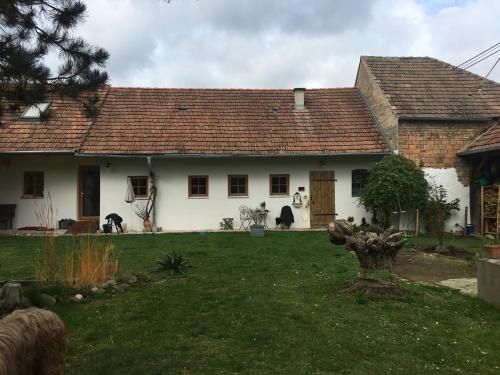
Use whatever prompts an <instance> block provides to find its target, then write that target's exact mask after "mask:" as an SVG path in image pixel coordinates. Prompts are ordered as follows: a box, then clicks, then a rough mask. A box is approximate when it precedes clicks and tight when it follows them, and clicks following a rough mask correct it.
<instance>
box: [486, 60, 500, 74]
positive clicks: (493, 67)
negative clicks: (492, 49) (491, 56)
mask: <svg viewBox="0 0 500 375" xmlns="http://www.w3.org/2000/svg"><path fill="white" fill-rule="evenodd" d="M499 61H500V57H499V58H498V59H497V61H496V62H495V63H494V64H493V66H492V67H491V69H490V71H489V72H488V74H486V75H485V76H484V79H486V78H488V76H489V75H490V74H491V72H492V71H493V69H495V66H497V64H498V62H499Z"/></svg>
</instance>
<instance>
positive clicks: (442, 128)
mask: <svg viewBox="0 0 500 375" xmlns="http://www.w3.org/2000/svg"><path fill="white" fill-rule="evenodd" d="M489 126H490V124H489V123H485V122H465V123H451V122H423V121H418V122H410V121H401V122H400V124H399V152H400V154H401V155H404V156H406V157H407V158H409V159H411V160H413V161H414V162H415V164H417V166H419V167H421V168H438V169H442V168H454V169H455V170H456V173H457V177H458V180H459V181H460V182H461V183H462V185H464V186H468V185H469V184H470V181H469V167H468V165H467V164H466V162H465V161H464V160H463V159H462V158H460V157H458V156H457V152H458V151H460V150H461V149H463V148H464V147H465V146H466V145H467V144H468V143H470V142H471V141H472V140H473V139H474V138H476V137H477V136H478V135H479V134H481V133H483V132H484V131H485V130H486V129H487V128H488V127H489Z"/></svg>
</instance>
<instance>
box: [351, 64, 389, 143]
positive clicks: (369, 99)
mask: <svg viewBox="0 0 500 375" xmlns="http://www.w3.org/2000/svg"><path fill="white" fill-rule="evenodd" d="M356 87H357V88H358V89H359V90H360V92H361V94H362V95H363V97H364V99H365V102H366V103H367V105H368V106H369V108H370V110H371V112H372V114H373V116H374V117H375V120H376V121H377V123H378V125H379V126H380V128H381V129H382V132H383V133H384V136H385V138H386V139H387V142H388V143H389V146H390V147H391V149H392V150H397V149H398V119H397V117H396V115H395V113H394V110H393V108H392V106H391V104H390V103H389V100H388V99H387V97H386V95H385V94H384V93H383V91H382V90H381V89H380V86H379V84H378V83H377V81H376V80H375V78H374V77H373V75H372V74H371V73H370V72H369V70H368V69H367V67H366V65H365V64H364V62H363V60H361V62H360V64H359V68H358V76H357V78H356Z"/></svg>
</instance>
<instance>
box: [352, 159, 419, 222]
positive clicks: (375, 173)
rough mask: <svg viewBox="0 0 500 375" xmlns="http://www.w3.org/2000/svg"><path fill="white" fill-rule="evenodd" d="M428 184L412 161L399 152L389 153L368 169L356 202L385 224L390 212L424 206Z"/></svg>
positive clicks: (388, 219)
mask: <svg viewBox="0 0 500 375" xmlns="http://www.w3.org/2000/svg"><path fill="white" fill-rule="evenodd" d="M427 188H428V183H427V181H426V179H425V176H424V173H423V172H422V171H421V170H420V169H418V168H417V166H416V165H415V163H414V162H413V161H411V160H409V159H406V158H405V157H403V156H400V155H390V156H386V157H384V158H383V159H382V160H380V161H379V162H378V163H376V164H375V166H374V168H373V169H372V170H371V172H370V175H369V177H368V181H367V183H366V185H365V186H364V188H363V189H362V190H361V196H360V198H359V202H360V204H361V205H362V206H363V207H365V208H366V209H367V210H368V211H370V212H372V213H373V214H374V215H376V216H377V218H378V220H379V222H380V224H381V225H382V226H383V227H384V228H387V227H388V226H389V225H390V218H391V214H392V213H393V212H398V211H400V210H410V209H413V208H417V207H423V206H424V205H425V202H426V198H427Z"/></svg>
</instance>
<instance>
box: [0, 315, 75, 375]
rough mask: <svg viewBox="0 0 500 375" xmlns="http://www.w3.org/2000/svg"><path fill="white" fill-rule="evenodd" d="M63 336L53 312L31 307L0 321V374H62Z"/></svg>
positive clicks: (60, 324) (64, 335)
mask: <svg viewBox="0 0 500 375" xmlns="http://www.w3.org/2000/svg"><path fill="white" fill-rule="evenodd" d="M66 343H67V335H66V329H65V327H64V323H63V321H62V320H61V318H59V316H57V315H56V314H55V313H53V312H51V311H48V310H43V309H38V308H35V307H31V308H29V309H25V310H16V311H14V312H13V313H12V314H9V315H7V316H6V317H5V318H3V319H1V320H0V375H35V374H36V375H38V374H39V375H59V374H63V373H64V352H65V351H66Z"/></svg>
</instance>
